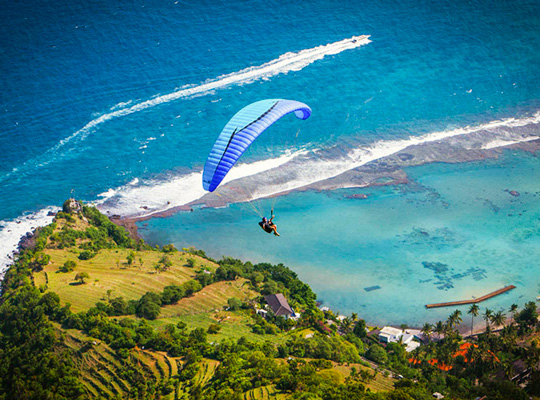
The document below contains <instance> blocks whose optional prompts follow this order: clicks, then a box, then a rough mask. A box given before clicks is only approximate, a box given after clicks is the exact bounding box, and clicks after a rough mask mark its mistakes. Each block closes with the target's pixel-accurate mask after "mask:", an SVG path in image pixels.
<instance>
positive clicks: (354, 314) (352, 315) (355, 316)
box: [351, 312, 358, 322]
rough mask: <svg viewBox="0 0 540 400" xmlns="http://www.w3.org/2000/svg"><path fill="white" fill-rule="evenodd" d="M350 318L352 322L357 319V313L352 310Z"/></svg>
mask: <svg viewBox="0 0 540 400" xmlns="http://www.w3.org/2000/svg"><path fill="white" fill-rule="evenodd" d="M351 319H352V320H353V322H354V321H356V320H357V319H358V314H357V313H355V312H353V313H352V314H351Z"/></svg>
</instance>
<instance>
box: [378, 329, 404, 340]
mask: <svg viewBox="0 0 540 400" xmlns="http://www.w3.org/2000/svg"><path fill="white" fill-rule="evenodd" d="M401 335H403V331H402V330H401V329H398V328H393V327H391V326H385V327H384V328H382V329H381V331H380V332H379V340H380V341H381V342H383V343H391V342H394V343H397V342H399V338H400V337H401Z"/></svg>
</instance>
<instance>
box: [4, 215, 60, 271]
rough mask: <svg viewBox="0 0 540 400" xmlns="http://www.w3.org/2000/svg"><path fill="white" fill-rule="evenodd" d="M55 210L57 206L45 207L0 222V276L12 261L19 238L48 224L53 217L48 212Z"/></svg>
mask: <svg viewBox="0 0 540 400" xmlns="http://www.w3.org/2000/svg"><path fill="white" fill-rule="evenodd" d="M57 211H59V208H58V207H46V208H44V209H42V210H39V211H37V212H35V213H32V214H27V215H23V216H21V217H19V218H17V219H15V220H13V221H2V222H0V278H3V276H4V274H5V272H6V270H7V266H8V265H10V264H11V263H12V256H13V253H14V252H15V251H16V250H17V245H18V244H19V241H20V240H21V238H22V237H23V236H24V235H26V233H28V232H31V231H33V230H34V228H37V227H41V226H46V225H48V224H50V223H51V222H52V220H53V218H54V217H53V216H51V215H49V213H50V212H53V213H55V212H57Z"/></svg>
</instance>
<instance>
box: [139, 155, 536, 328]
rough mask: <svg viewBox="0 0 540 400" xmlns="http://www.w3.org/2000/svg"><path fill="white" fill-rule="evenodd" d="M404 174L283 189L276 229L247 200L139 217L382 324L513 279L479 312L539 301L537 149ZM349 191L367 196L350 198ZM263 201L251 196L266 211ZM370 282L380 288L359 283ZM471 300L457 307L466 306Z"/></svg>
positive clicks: (164, 235)
mask: <svg viewBox="0 0 540 400" xmlns="http://www.w3.org/2000/svg"><path fill="white" fill-rule="evenodd" d="M407 172H408V174H409V176H410V177H411V183H410V184H408V185H399V186H385V187H374V188H365V189H343V190H337V191H333V192H311V191H310V192H297V193H293V194H290V195H288V196H286V197H282V198H279V199H278V200H277V204H276V213H277V217H276V222H277V224H278V228H279V231H280V233H281V237H279V238H275V237H273V236H269V235H266V234H264V233H263V232H262V231H260V228H259V226H258V225H257V219H258V216H257V215H256V214H255V213H254V212H253V210H252V209H251V208H250V207H249V206H248V205H246V204H235V205H231V206H229V207H227V208H223V209H196V210H195V211H194V212H191V213H179V214H177V215H174V216H172V217H169V218H156V219H152V220H150V221H147V222H145V223H140V224H139V226H140V228H141V229H140V234H141V235H142V236H143V237H144V238H145V239H146V240H148V241H149V242H151V243H154V244H156V243H161V244H163V243H174V244H175V245H176V246H177V247H179V248H180V247H186V246H195V247H197V248H201V249H204V250H205V251H206V252H207V253H208V254H209V255H211V256H212V257H215V258H220V257H221V256H222V255H230V256H233V257H238V258H241V259H243V260H246V261H247V260H251V261H255V262H260V261H270V262H274V263H279V262H282V263H284V264H286V265H288V266H289V267H291V268H293V269H294V270H295V271H296V272H297V273H298V274H299V276H300V277H301V278H302V279H303V280H305V281H306V282H307V283H309V284H310V285H311V287H312V288H313V289H314V291H315V292H316V293H317V294H318V297H319V299H320V300H322V301H323V302H324V304H325V305H327V306H329V307H331V308H332V309H334V310H336V311H340V312H341V313H346V314H349V313H351V312H357V313H358V314H359V315H360V316H361V317H362V318H365V319H366V320H368V321H370V322H374V323H379V324H382V323H394V324H401V323H408V324H409V325H419V324H421V323H423V322H425V321H430V322H435V321H437V320H439V319H443V318H446V317H447V316H448V315H449V314H450V312H452V311H453V310H454V309H453V308H450V309H448V308H441V309H431V310H427V309H425V307H424V305H425V304H426V303H435V302H443V301H452V300H461V299H467V298H471V297H473V296H475V297H480V296H482V295H484V294H486V293H488V292H491V291H493V290H496V289H499V288H501V287H503V286H506V285H510V284H513V285H515V286H516V287H517V288H516V289H514V290H513V291H511V292H509V293H506V294H503V295H501V296H499V297H496V298H494V299H490V300H488V301H486V302H484V303H481V305H480V306H481V309H482V310H483V309H484V308H486V307H489V308H491V309H492V310H499V309H503V310H507V309H508V308H509V306H510V305H511V304H512V303H517V304H519V305H520V306H521V305H522V304H524V303H525V302H526V301H530V300H534V299H535V298H536V296H537V295H538V292H539V283H540V279H539V274H538V273H539V270H540V264H539V262H538V260H540V235H539V233H540V179H539V178H540V162H539V159H538V158H537V157H536V156H534V155H529V154H526V153H524V152H521V151H514V150H506V151H505V152H504V153H503V155H502V156H501V157H500V158H499V159H498V160H487V161H483V162H475V163H467V164H455V165H450V164H431V165H425V166H421V167H415V168H411V169H409V170H407ZM510 191H516V192H518V193H519V195H516V194H517V193H514V194H511V193H510ZM357 193H364V194H367V195H368V198H367V199H359V198H348V196H350V195H352V194H357ZM271 204H272V200H263V201H261V202H259V203H258V205H259V206H260V207H262V208H263V209H265V210H269V209H270V207H271ZM373 286H380V289H375V290H370V291H366V290H365V288H370V287H373ZM467 308H468V306H462V307H461V310H462V311H463V312H464V314H465V312H466V310H467ZM464 319H465V320H466V321H468V318H464ZM477 320H478V322H480V321H481V318H477Z"/></svg>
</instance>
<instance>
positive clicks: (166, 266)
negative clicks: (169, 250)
mask: <svg viewBox="0 0 540 400" xmlns="http://www.w3.org/2000/svg"><path fill="white" fill-rule="evenodd" d="M159 263H160V264H161V265H162V266H163V267H162V270H163V271H167V270H168V269H169V268H170V267H172V265H173V264H172V261H171V260H169V257H167V256H166V255H163V257H161V258H160V259H159Z"/></svg>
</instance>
